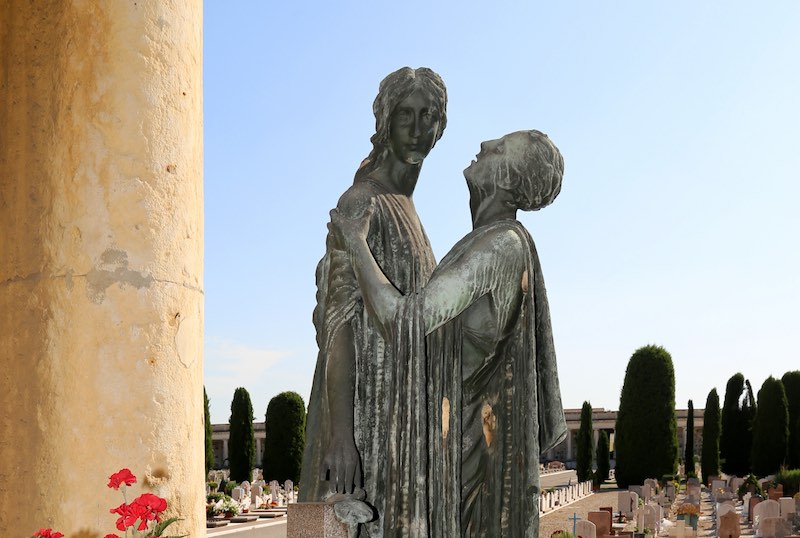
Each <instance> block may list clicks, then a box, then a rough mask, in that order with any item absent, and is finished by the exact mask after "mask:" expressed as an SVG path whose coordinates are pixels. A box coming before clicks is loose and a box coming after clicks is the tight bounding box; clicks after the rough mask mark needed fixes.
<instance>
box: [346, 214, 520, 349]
mask: <svg viewBox="0 0 800 538" xmlns="http://www.w3.org/2000/svg"><path fill="white" fill-rule="evenodd" d="M331 218H332V229H333V231H334V234H335V235H336V236H337V237H338V238H339V239H340V241H341V242H342V243H343V244H344V245H346V247H347V249H348V251H349V252H350V256H351V259H352V266H353V270H354V272H355V275H356V279H357V280H358V285H359V287H360V288H361V295H362V297H363V299H364V305H365V306H366V308H367V309H368V311H369V313H370V315H371V316H373V317H374V318H375V319H376V320H377V325H378V327H379V329H380V331H381V332H382V333H383V334H384V335H388V334H390V331H391V328H392V326H393V324H394V317H395V315H396V313H397V311H398V309H399V308H400V305H401V301H402V300H403V296H402V295H401V293H400V292H399V291H398V290H397V288H395V287H394V286H393V285H392V283H391V282H389V280H388V279H387V278H386V275H384V274H383V271H381V269H380V267H379V266H378V264H377V262H376V261H375V258H374V257H373V256H372V252H370V250H369V246H368V245H367V242H366V233H367V230H368V229H369V224H368V220H369V219H353V218H345V216H343V215H342V214H340V213H336V212H332V213H331ZM469 245H470V246H469V248H467V249H463V250H462V251H460V252H455V251H454V252H451V253H450V254H448V255H447V256H446V258H445V259H448V262H447V264H446V266H444V267H439V268H437V269H436V271H434V273H433V276H432V277H431V280H430V281H429V282H428V284H427V286H425V288H424V289H423V290H422V291H421V292H420V294H421V295H422V298H423V302H424V303H423V304H424V309H423V317H424V322H425V332H426V333H430V332H432V331H433V330H434V329H436V328H437V327H439V326H441V325H443V324H445V323H447V322H448V321H450V320H452V319H454V318H455V317H457V316H458V315H459V314H461V312H463V311H464V310H466V308H467V307H469V306H470V305H471V304H472V303H474V302H475V301H477V300H478V299H479V298H480V297H482V296H483V295H485V294H487V293H490V292H496V293H499V294H500V295H508V296H514V295H517V294H519V293H520V287H519V286H520V282H521V280H522V274H523V273H524V271H525V261H524V256H523V252H524V246H523V244H522V239H521V238H520V237H519V235H518V234H517V233H515V232H514V231H513V230H510V229H507V228H498V229H496V230H491V231H488V232H486V233H484V234H483V235H482V236H481V237H480V238H478V239H477V240H475V241H473V242H470V243H469ZM461 248H463V247H461Z"/></svg>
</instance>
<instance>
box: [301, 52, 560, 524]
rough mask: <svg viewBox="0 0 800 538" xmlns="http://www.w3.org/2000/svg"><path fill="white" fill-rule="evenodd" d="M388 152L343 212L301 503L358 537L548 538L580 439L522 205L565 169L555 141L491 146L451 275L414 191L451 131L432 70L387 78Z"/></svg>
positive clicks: (547, 197) (334, 237) (366, 172)
mask: <svg viewBox="0 0 800 538" xmlns="http://www.w3.org/2000/svg"><path fill="white" fill-rule="evenodd" d="M373 110H374V113H375V119H376V132H375V135H373V137H372V139H371V140H372V144H373V149H372V151H371V152H370V154H369V155H368V156H367V158H366V159H364V161H363V162H362V163H361V166H360V167H359V169H358V171H357V172H356V174H355V179H354V181H353V185H352V186H351V187H350V188H349V189H348V190H347V191H346V192H345V193H344V194H343V195H342V197H341V198H340V200H339V203H338V204H337V207H336V209H334V210H333V211H332V212H331V224H330V225H329V233H328V237H327V244H326V252H325V256H324V257H323V258H322V260H321V261H320V263H319V265H318V267H317V272H316V277H317V288H318V292H317V307H316V309H315V311H314V324H315V326H316V329H317V343H318V345H319V356H318V359H317V367H316V372H315V374H314V383H313V387H312V393H311V399H310V402H309V407H308V419H307V420H308V422H307V429H306V448H305V454H304V457H303V469H302V479H301V482H300V484H301V487H300V492H301V493H300V495H301V498H300V500H301V501H321V500H327V501H328V502H332V503H336V504H335V510H336V513H337V516H338V517H339V518H340V519H341V520H342V521H346V522H348V524H350V525H351V526H350V528H351V536H362V537H371V538H374V537H387V538H388V537H401V536H402V537H409V536H410V537H434V538H440V537H441V538H450V537H454V536H470V537H472V536H475V537H477V536H488V537H500V536H503V537H513V538H519V537H536V536H538V530H539V517H538V494H539V453H540V451H546V450H548V449H549V448H551V447H553V446H555V445H556V444H557V443H559V442H560V441H561V440H562V439H563V438H564V436H565V435H566V423H565V420H564V413H563V409H562V405H561V395H560V390H559V386H558V374H557V369H556V359H555V352H554V347H553V337H552V331H551V325H550V314H549V308H548V304H547V297H546V293H545V288H544V280H543V277H542V271H541V267H540V265H539V259H538V256H537V253H536V249H535V247H534V243H533V240H532V239H531V237H530V235H529V233H528V232H527V230H526V229H525V228H524V227H523V226H522V225H521V224H520V223H519V222H518V221H517V220H516V214H517V211H518V210H526V211H530V210H537V209H541V208H543V207H545V206H547V205H548V204H550V203H551V202H552V201H553V200H554V199H555V197H556V196H557V195H558V193H559V191H560V189H561V178H562V173H563V168H564V163H563V159H562V157H561V154H560V153H559V151H558V148H556V146H555V145H554V144H553V143H552V142H551V141H550V140H549V139H548V137H547V136H546V135H544V134H542V133H540V132H538V131H519V132H515V133H511V134H508V135H506V136H504V137H502V138H500V139H497V140H491V141H487V142H483V143H482V144H481V146H480V153H478V155H477V157H476V159H475V160H473V161H472V163H471V164H470V165H469V167H467V169H466V170H464V176H465V178H466V180H467V187H468V188H469V193H470V211H471V213H472V222H473V230H472V231H471V232H470V233H469V234H467V235H466V236H465V237H464V238H463V239H462V240H460V241H459V242H458V243H457V244H456V245H455V246H454V247H453V248H452V250H451V251H450V252H449V253H448V254H447V255H446V256H445V257H444V259H443V260H442V261H441V262H440V263H439V264H438V265H437V264H436V261H435V259H434V256H433V252H432V250H431V246H430V242H429V241H428V238H427V236H426V234H425V231H424V230H423V228H422V225H421V223H420V221H419V217H418V216H417V213H416V210H415V208H414V203H413V200H412V194H413V192H414V188H415V186H416V184H417V179H418V177H419V173H420V170H421V167H422V163H423V161H424V159H425V157H426V156H427V155H428V153H429V152H430V150H431V149H432V148H433V147H434V145H435V144H436V142H437V141H438V140H439V138H440V137H441V136H442V133H443V132H444V129H445V126H446V124H447V92H446V89H445V86H444V83H443V82H442V79H441V78H440V77H439V75H437V74H436V73H435V72H433V71H431V70H430V69H426V68H419V69H411V68H403V69H400V70H398V71H395V72H394V73H391V74H390V75H389V76H387V77H386V78H385V79H384V80H383V81H382V82H381V84H380V88H379V92H378V96H377V97H376V99H375V102H374V104H373Z"/></svg>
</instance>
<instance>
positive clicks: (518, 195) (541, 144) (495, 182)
mask: <svg viewBox="0 0 800 538" xmlns="http://www.w3.org/2000/svg"><path fill="white" fill-rule="evenodd" d="M563 174H564V159H563V158H562V157H561V152H559V151H558V148H557V147H556V146H555V144H553V142H551V141H550V139H549V138H548V137H547V135H546V134H544V133H541V132H539V131H517V132H515V133H511V134H507V135H506V136H504V137H503V138H500V139H497V140H489V141H486V142H483V143H482V144H481V152H480V153H479V154H478V156H477V157H476V160H475V161H473V162H472V163H471V164H470V165H469V166H468V167H467V169H466V170H464V177H466V179H467V183H468V184H469V186H470V190H471V191H473V192H484V193H489V192H494V190H495V189H502V190H504V191H506V192H507V193H508V194H509V195H510V200H511V203H512V204H514V206H515V208H516V209H521V210H523V211H535V210H538V209H542V208H543V207H546V206H548V205H550V204H551V203H552V202H553V200H555V198H556V196H558V193H559V192H561V178H562V176H563Z"/></svg>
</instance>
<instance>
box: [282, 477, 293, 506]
mask: <svg viewBox="0 0 800 538" xmlns="http://www.w3.org/2000/svg"><path fill="white" fill-rule="evenodd" d="M283 493H284V496H285V497H286V504H289V503H290V502H294V482H292V481H291V480H287V481H286V482H284V483H283Z"/></svg>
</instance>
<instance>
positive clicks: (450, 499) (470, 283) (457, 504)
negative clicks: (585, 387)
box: [398, 220, 566, 538]
mask: <svg viewBox="0 0 800 538" xmlns="http://www.w3.org/2000/svg"><path fill="white" fill-rule="evenodd" d="M509 232H511V233H514V234H517V235H518V237H519V239H520V241H517V242H516V244H517V245H520V244H521V245H522V249H521V250H520V249H516V250H508V251H506V250H504V249H502V248H501V249H499V250H498V249H497V247H496V245H495V247H494V250H493V249H492V248H487V245H489V246H491V245H492V241H495V240H496V238H497V237H499V236H500V235H501V234H504V233H506V234H507V233H509ZM520 256H522V258H523V259H522V260H520V259H519V257H520ZM521 268H524V275H525V277H526V278H527V290H528V291H527V293H525V294H523V293H522V291H521V289H522V288H521V284H522V282H521V278H520V277H521V276H522V275H521V273H523V271H521ZM446 280H451V281H452V284H453V285H457V286H461V287H462V289H463V288H466V289H467V290H468V291H469V290H470V289H471V290H472V293H473V297H472V298H471V299H470V298H467V297H464V296H463V295H462V296H461V300H463V301H465V302H466V301H474V302H470V303H469V304H470V305H471V306H469V307H468V308H467V309H466V310H464V311H463V312H462V313H461V314H459V315H458V316H457V317H456V318H455V319H452V321H449V322H448V323H446V324H445V325H443V326H441V327H439V328H438V329H437V330H435V331H434V332H433V333H432V334H430V336H429V337H428V339H427V365H426V364H424V361H414V359H413V358H412V362H416V363H417V366H416V367H417V368H425V369H426V377H427V380H428V381H427V392H428V406H429V413H428V414H429V418H430V420H429V424H430V428H429V430H428V445H429V447H430V461H429V480H428V485H429V490H428V495H429V524H430V534H429V535H430V536H432V537H435V538H448V537H451V536H469V537H490V538H496V537H501V536H502V537H508V538H523V537H524V538H535V537H537V536H538V532H539V514H538V498H539V454H540V451H546V450H548V449H550V448H552V447H553V446H555V445H556V444H558V443H559V442H561V440H563V439H564V437H565V435H566V421H565V419H564V413H563V408H562V404H561V392H560V389H559V384H558V373H557V368H556V359H555V350H554V346H553V335H552V329H551V324H550V312H549V307H548V303H547V295H546V292H545V287H544V279H543V277H542V271H541V267H540V265H539V259H538V255H537V253H536V248H535V246H534V244H533V240H532V239H531V237H530V235H529V234H528V232H527V230H525V228H524V227H523V226H522V225H521V224H519V223H518V222H517V221H511V220H508V221H500V222H496V223H493V224H490V225H487V226H483V227H480V228H478V229H476V230H473V231H472V232H471V233H470V234H469V235H467V236H466V237H465V238H464V239H462V240H461V241H460V242H459V243H458V244H456V246H455V247H453V249H452V250H451V251H450V252H449V253H448V254H447V256H446V257H445V258H444V259H443V260H442V262H441V264H440V265H439V267H437V269H436V270H435V271H434V274H433V275H432V277H431V288H432V287H433V285H434V283H436V284H437V285H438V284H441V283H442V281H446ZM444 284H445V285H444V287H448V286H449V285H450V284H449V283H447V282H445V283H444ZM508 286H512V288H510V289H509V288H508ZM501 288H502V289H501ZM429 289H430V288H429ZM429 289H427V290H425V292H423V294H421V299H420V298H418V299H416V300H415V299H412V298H408V302H410V303H415V306H413V307H410V306H406V308H408V309H409V310H412V309H413V310H414V311H416V312H417V313H418V314H419V315H423V316H425V317H426V322H427V326H429V327H431V326H437V325H438V324H439V321H441V320H442V319H451V318H452V316H453V314H452V312H453V310H456V311H461V310H462V309H463V308H464V307H465V306H466V305H458V304H449V306H448V307H446V308H442V304H445V303H447V301H449V299H448V300H447V301H442V300H441V297H440V298H439V300H438V302H439V303H440V304H430V303H432V302H435V301H436V299H435V298H432V297H431V296H429V295H426V293H427V292H428V291H429ZM487 291H488V293H487ZM476 298H478V299H477V300H475V299H476ZM426 302H427V303H426ZM410 313H411V312H410V311H409V312H406V313H405V314H402V313H401V315H406V316H408V315H409V314H410ZM431 317H433V318H436V317H439V318H440V319H438V320H437V319H433V320H431V319H429V318H431ZM476 320H478V321H479V323H477V324H476ZM404 323H405V324H407V323H408V322H407V321H403V320H398V324H404ZM418 325H421V324H418ZM420 347H421V346H418V348H417V350H416V352H415V355H417V356H420V353H422V350H421V349H420ZM476 365H477V366H476Z"/></svg>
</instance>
